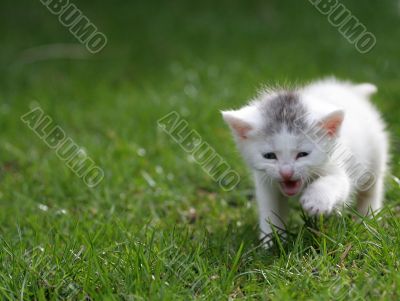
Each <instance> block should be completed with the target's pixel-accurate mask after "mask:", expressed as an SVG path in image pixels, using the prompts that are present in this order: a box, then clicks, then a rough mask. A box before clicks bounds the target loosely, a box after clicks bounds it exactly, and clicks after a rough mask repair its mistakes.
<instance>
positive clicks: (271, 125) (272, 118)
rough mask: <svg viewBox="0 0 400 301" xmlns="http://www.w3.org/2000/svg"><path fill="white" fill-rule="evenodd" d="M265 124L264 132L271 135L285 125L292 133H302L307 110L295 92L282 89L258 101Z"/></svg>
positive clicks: (305, 127) (305, 123) (304, 127)
mask: <svg viewBox="0 0 400 301" xmlns="http://www.w3.org/2000/svg"><path fill="white" fill-rule="evenodd" d="M260 108H261V111H262V114H263V115H264V116H265V120H266V124H265V127H264V133H266V134H267V135H273V134H276V133H279V132H280V131H282V129H283V128H284V127H285V128H286V129H287V131H288V132H290V133H294V134H300V133H304V132H305V131H306V129H307V121H306V114H307V110H306V108H305V106H304V105H303V103H302V102H301V101H300V97H299V95H298V94H297V93H296V92H293V91H284V92H279V93H276V94H275V95H274V96H272V98H269V99H264V100H263V101H262V102H261V103H260Z"/></svg>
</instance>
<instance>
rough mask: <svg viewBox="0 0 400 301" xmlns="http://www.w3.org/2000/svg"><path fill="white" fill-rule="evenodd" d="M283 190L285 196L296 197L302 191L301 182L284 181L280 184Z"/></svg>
mask: <svg viewBox="0 0 400 301" xmlns="http://www.w3.org/2000/svg"><path fill="white" fill-rule="evenodd" d="M279 185H280V187H281V190H282V192H283V193H284V194H286V195H287V196H294V195H296V194H297V193H298V192H299V191H300V189H301V181H300V180H296V181H291V180H288V181H282V182H280V183H279Z"/></svg>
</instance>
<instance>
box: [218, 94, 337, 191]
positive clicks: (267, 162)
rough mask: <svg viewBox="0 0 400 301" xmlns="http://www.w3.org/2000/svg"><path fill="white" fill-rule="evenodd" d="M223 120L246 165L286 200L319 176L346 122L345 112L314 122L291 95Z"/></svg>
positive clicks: (227, 115)
mask: <svg viewBox="0 0 400 301" xmlns="http://www.w3.org/2000/svg"><path fill="white" fill-rule="evenodd" d="M222 115H223V118H224V120H225V122H226V123H227V124H228V125H229V126H230V128H231V129H232V133H233V136H234V138H235V140H236V143H237V145H238V148H239V150H240V151H241V153H242V155H243V157H244V159H245V160H246V162H247V164H248V165H249V166H250V167H251V168H252V169H254V170H257V171H258V172H260V173H261V176H262V177H263V178H264V179H265V180H266V181H272V182H275V183H278V184H279V187H280V188H281V191H282V192H283V193H284V194H285V195H288V196H293V195H296V194H297V193H298V192H300V191H301V190H302V188H303V187H304V185H305V184H306V183H307V181H309V180H311V179H313V178H315V177H317V176H318V175H319V173H320V172H321V170H322V168H323V166H324V165H325V163H326V162H327V158H328V155H327V153H326V151H324V149H326V142H327V141H333V140H334V139H336V136H337V134H338V131H339V128H340V125H341V123H342V121H343V111H334V112H332V113H331V114H329V115H327V116H323V117H322V118H318V120H313V115H312V114H311V113H310V111H309V110H308V108H307V107H306V106H305V104H304V103H303V102H302V100H301V97H300V96H299V95H298V94H296V93H294V92H287V91H283V92H276V93H269V94H267V95H263V96H261V100H257V101H254V102H252V103H250V104H249V105H248V106H245V107H243V108H241V109H239V110H236V111H224V112H222ZM316 130H317V131H316ZM315 134H318V135H315ZM321 134H322V135H321ZM322 144H324V147H322Z"/></svg>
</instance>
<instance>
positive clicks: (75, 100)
mask: <svg viewBox="0 0 400 301" xmlns="http://www.w3.org/2000/svg"><path fill="white" fill-rule="evenodd" d="M341 2H342V3H343V4H345V5H346V7H347V8H348V9H350V10H351V12H352V14H353V15H355V16H356V17H357V18H358V19H359V20H360V21H361V22H362V23H364V24H365V25H366V27H367V28H368V30H369V31H370V32H372V33H373V34H374V35H375V36H376V38H377V44H376V46H375V48H374V49H373V50H372V51H371V52H370V53H368V54H360V53H358V52H357V51H356V49H355V47H354V46H353V45H352V44H350V43H348V42H347V40H346V39H345V38H344V37H342V36H341V34H340V33H339V32H338V30H337V29H336V28H334V27H332V26H331V25H330V24H329V22H328V20H327V17H326V16H323V15H321V14H320V13H319V12H318V11H317V10H316V9H315V8H314V7H313V6H312V5H311V3H309V2H308V1H294V0H292V1H278V0H264V1H261V0H250V1H227V0H222V1H218V2H215V1H211V0H206V1H183V0H174V1H112V2H111V1H107V2H100V1H74V2H73V3H74V4H76V5H77V7H78V8H79V9H81V10H82V12H83V13H84V15H86V16H87V17H88V18H89V19H90V20H91V21H92V22H93V23H94V24H95V25H96V26H97V27H98V29H99V31H101V32H103V33H104V34H105V35H106V36H107V38H108V44H107V46H106V47H105V48H104V49H103V51H101V52H100V53H98V54H95V55H93V54H90V53H89V52H88V51H87V50H86V49H85V48H84V47H83V46H82V45H80V44H79V43H78V42H77V40H76V39H75V38H74V36H72V35H71V33H70V32H69V30H68V29H67V28H65V27H63V26H62V25H61V24H60V23H59V21H58V17H57V16H55V15H52V14H51V13H50V12H49V11H48V10H47V8H46V7H45V6H43V5H42V4H41V2H40V1H27V0H23V1H18V3H16V2H13V1H9V0H5V1H2V3H1V4H0V46H1V47H0V231H1V233H0V235H1V236H0V237H1V247H0V257H1V259H0V261H1V267H0V277H1V280H0V283H1V287H0V293H1V294H2V296H3V297H4V298H5V299H7V298H8V299H9V300H13V299H15V298H17V297H18V298H20V299H26V300H34V299H36V300H41V299H42V300H46V299H57V298H71V299H74V298H76V299H82V298H87V299H90V298H91V299H93V300H99V299H102V298H109V299H129V298H133V299H135V298H136V299H140V298H143V299H149V300H156V299H160V300H161V299H173V300H177V299H182V300H187V299H188V298H190V299H192V298H199V299H226V298H228V297H230V298H232V299H234V298H238V299H241V298H243V299H246V298H259V299H278V300H284V299H288V300H290V299H294V298H295V299H310V298H324V299H329V298H331V299H332V298H336V297H338V296H337V295H332V294H334V293H333V292H336V293H337V292H339V293H338V294H340V293H343V291H342V289H343V288H344V290H345V291H346V293H345V294H344V295H343V296H346V297H348V296H349V295H348V293H349V291H350V292H351V293H354V294H355V295H353V297H354V296H359V297H362V298H381V299H382V300H385V299H390V298H391V299H393V300H395V299H396V298H397V297H398V293H397V292H396V291H395V289H394V288H395V287H396V285H398V284H399V283H400V282H399V276H398V273H397V272H398V266H399V261H398V260H397V258H398V257H399V255H400V254H399V251H398V247H397V246H398V243H399V240H400V231H399V227H398V226H397V223H398V222H397V219H398V209H397V206H398V205H399V201H398V197H399V187H398V183H396V179H397V178H394V180H393V178H392V177H389V179H388V184H387V186H388V193H387V204H388V207H389V209H388V211H387V212H384V213H382V216H383V220H384V222H382V223H381V224H380V223H379V222H378V221H377V220H373V221H365V222H364V224H362V223H361V224H359V223H357V222H354V221H353V220H352V218H351V217H350V216H344V217H342V218H332V219H328V220H327V221H322V223H320V221H310V220H307V219H306V225H305V226H304V225H303V221H302V220H301V218H300V216H299V215H298V214H294V215H295V216H294V222H293V225H292V230H293V231H292V232H293V239H292V240H289V242H287V243H285V244H284V245H283V246H282V248H278V247H275V248H273V249H272V250H270V251H264V250H260V248H258V247H257V246H258V241H257V219H256V214H255V204H254V202H253V201H252V183H251V179H250V177H249V176H248V175H247V171H246V169H245V166H244V164H243V162H242V161H241V160H240V159H239V156H238V154H237V152H236V150H235V148H234V144H233V142H232V141H231V138H230V134H229V131H228V129H227V128H226V127H225V125H224V124H223V122H222V120H221V118H220V114H219V110H221V109H226V108H231V107H238V106H240V105H242V104H243V103H244V102H245V101H246V100H247V99H249V98H250V97H252V96H253V95H254V94H255V92H256V91H257V89H259V88H260V87H262V85H263V84H271V83H285V82H287V83H304V82H307V81H309V80H312V79H315V78H320V77H323V76H330V75H335V76H337V77H339V78H343V79H351V80H353V81H356V82H372V83H375V84H376V85H377V86H378V87H379V93H378V94H377V95H376V97H374V102H375V103H376V105H377V106H378V107H379V108H380V109H381V111H382V113H383V116H384V119H385V120H386V121H387V123H388V125H389V131H390V133H391V136H392V141H393V143H392V146H393V147H392V149H393V164H392V173H393V174H394V175H396V174H398V172H399V169H398V155H397V151H398V148H399V141H398V139H397V138H396V137H398V134H399V130H400V127H399V126H400V122H399V111H398V99H399V98H400V86H399V83H400V82H399V76H398V75H399V71H398V70H400V61H399V53H400V44H399V37H400V35H399V33H400V26H399V25H400V3H399V1H394V0H384V1H378V0H373V1H368V3H367V2H360V1H355V0H352V1H345V0H342V1H341ZM54 45H58V46H56V47H54ZM43 47H44V48H43ZM46 49H47V51H44V50H46ZM49 49H50V50H49ZM35 105H40V106H41V107H42V108H43V110H44V111H45V113H46V114H48V115H50V116H51V117H52V118H53V119H54V121H55V122H56V123H57V124H59V125H60V126H61V127H62V128H63V129H64V130H65V132H66V133H67V135H68V136H69V137H71V138H72V139H74V141H75V142H76V143H77V144H78V145H80V146H82V147H83V148H84V149H85V150H86V152H87V153H88V154H89V156H90V157H91V158H93V159H94V161H95V162H96V163H97V164H98V165H99V166H100V167H101V168H103V169H104V171H105V179H104V180H103V181H102V183H101V184H100V185H99V186H98V187H97V188H95V189H90V188H87V187H86V186H85V184H84V183H83V181H82V180H81V179H79V178H78V177H76V176H75V175H74V174H73V173H72V172H71V171H70V170H69V169H68V168H67V167H66V166H65V165H64V164H63V162H62V161H60V160H59V159H58V158H57V156H56V155H55V153H54V151H53V150H50V149H49V148H48V147H47V146H46V145H45V144H44V143H43V142H42V141H41V140H40V139H39V138H38V137H37V136H36V135H35V134H34V133H33V132H32V131H31V130H30V129H29V128H28V127H27V126H26V125H24V124H23V123H22V122H21V120H20V116H21V115H22V114H24V113H26V112H28V111H29V110H30V108H31V107H32V106H35ZM173 110H175V111H177V112H179V113H180V114H181V115H182V116H183V117H184V118H185V119H186V120H187V121H188V122H189V125H190V127H191V128H192V129H195V130H197V131H198V132H199V133H200V134H201V135H202V137H203V139H204V140H205V141H207V142H208V143H210V145H212V146H213V147H214V148H215V149H216V151H217V152H218V153H219V154H221V155H222V157H223V158H224V159H225V160H226V161H227V162H228V163H229V164H230V165H231V166H232V168H233V169H234V170H236V171H238V172H239V173H240V174H241V175H242V181H241V182H240V184H239V186H238V188H237V189H236V190H235V191H233V192H229V193H226V192H223V191H222V190H221V189H220V188H219V187H218V184H217V183H214V182H213V181H212V179H211V178H210V177H209V176H207V174H205V173H204V172H203V171H202V170H201V168H200V167H199V166H198V165H196V164H195V163H192V162H191V161H190V158H188V156H187V155H186V154H185V153H184V152H183V151H182V150H181V148H180V147H179V146H178V145H176V144H175V143H174V142H173V140H172V139H171V138H170V137H168V136H167V135H166V134H165V133H163V132H162V131H160V130H159V129H158V128H157V120H158V119H159V118H160V117H162V116H164V115H165V114H167V113H169V112H170V111H173ZM149 177H150V178H151V179H152V180H153V181H154V182H155V183H156V185H154V186H152V185H149ZM150 182H151V181H150ZM293 207H294V208H297V207H298V206H297V205H296V204H293ZM310 223H311V224H310ZM307 227H311V228H313V229H314V228H317V229H318V231H317V233H319V234H318V235H316V234H315V233H316V232H315V231H314V232H313V231H311V230H309V228H307ZM371 229H374V230H371ZM321 233H323V234H321ZM396 244H397V245H396ZM241 245H243V247H242V248H241V247H240V246H241ZM349 245H351V250H350V253H349V254H350V255H348V256H347V255H346V256H345V258H344V259H341V256H342V254H343V252H344V251H345V250H346V247H348V246H349ZM181 256H182V257H181ZM182 258H184V259H185V260H183V259H182ZM174 259H177V260H174ZM176 262H182V264H181V265H178V264H177V263H176ZM168 263H171V265H169V264H168ZM337 266H339V267H337ZM183 267H185V269H184V268H183ZM183 271H184V272H183ZM337 275H340V277H339V278H337ZM199 279H200V280H199ZM337 279H339V280H337ZM371 281H372V282H371ZM199 283H201V284H202V285H200V284H199ZM332 287H334V288H335V289H332ZM336 288H338V289H337V290H336Z"/></svg>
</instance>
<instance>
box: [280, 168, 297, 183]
mask: <svg viewBox="0 0 400 301" xmlns="http://www.w3.org/2000/svg"><path fill="white" fill-rule="evenodd" d="M279 173H280V175H281V177H282V179H284V180H290V178H291V177H293V174H294V170H293V169H292V168H291V167H290V166H282V167H281V169H280V170H279Z"/></svg>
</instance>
